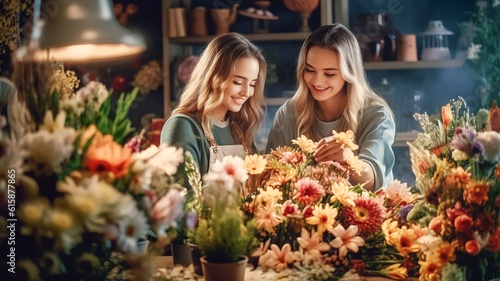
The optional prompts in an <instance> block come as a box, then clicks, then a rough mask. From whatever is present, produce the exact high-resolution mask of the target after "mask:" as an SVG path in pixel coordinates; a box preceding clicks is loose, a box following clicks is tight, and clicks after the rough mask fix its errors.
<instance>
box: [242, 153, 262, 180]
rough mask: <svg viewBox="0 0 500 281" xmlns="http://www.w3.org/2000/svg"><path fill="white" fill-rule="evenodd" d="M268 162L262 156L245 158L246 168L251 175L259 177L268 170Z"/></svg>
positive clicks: (255, 155) (256, 155) (254, 155)
mask: <svg viewBox="0 0 500 281" xmlns="http://www.w3.org/2000/svg"><path fill="white" fill-rule="evenodd" d="M266 164H267V160H266V159H265V158H264V156H262V155H258V154H252V155H247V156H246V157H245V168H246V169H247V172H248V173H249V174H251V175H258V174H260V173H262V172H263V171H264V169H265V168H266Z"/></svg>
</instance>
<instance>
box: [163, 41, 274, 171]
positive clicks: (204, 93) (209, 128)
mask: <svg viewBox="0 0 500 281" xmlns="http://www.w3.org/2000/svg"><path fill="white" fill-rule="evenodd" d="M266 71H267V64H266V61H265V59H264V57H263V55H262V53H261V50H260V49H259V48H258V47H257V46H256V45H254V44H253V43H252V42H250V41H249V40H248V39H247V38H245V37H244V36H242V35H240V34H238V33H227V34H223V35H220V36H218V37H216V38H214V39H213V40H212V41H211V42H210V43H209V44H208V45H207V47H206V49H205V50H204V51H203V53H202V55H201V56H200V59H199V61H198V63H197V65H196V67H195V68H194V70H193V73H192V74H191V77H190V79H189V80H188V82H187V84H186V86H185V88H184V90H183V92H182V94H181V96H180V100H179V104H178V106H177V108H176V109H175V110H174V111H173V112H172V116H171V117H170V118H169V119H168V120H167V121H166V122H165V125H164V126H163V129H162V132H161V143H167V144H168V145H173V146H177V147H182V148H184V150H185V151H189V152H190V153H191V154H192V155H193V157H194V160H195V161H196V163H198V165H199V168H200V172H201V174H202V175H203V174H205V173H207V172H208V171H209V169H210V165H211V164H212V163H214V162H215V161H216V160H217V159H219V160H221V159H222V158H223V157H224V156H225V155H232V156H240V157H242V158H244V157H245V155H246V154H247V153H255V152H256V151H255V145H254V137H255V134H256V133H257V130H258V126H259V125H260V120H261V118H262V113H263V110H262V100H263V96H264V83H265V77H266Z"/></svg>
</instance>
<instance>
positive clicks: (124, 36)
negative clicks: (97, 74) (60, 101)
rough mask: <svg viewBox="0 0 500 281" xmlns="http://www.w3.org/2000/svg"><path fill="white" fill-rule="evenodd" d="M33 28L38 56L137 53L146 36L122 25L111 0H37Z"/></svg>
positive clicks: (75, 58)
mask: <svg viewBox="0 0 500 281" xmlns="http://www.w3.org/2000/svg"><path fill="white" fill-rule="evenodd" d="M33 23H34V24H33V30H32V33H31V40H30V43H29V45H28V46H24V47H22V48H20V49H19V51H18V56H22V55H23V54H25V53H26V52H27V50H30V52H33V53H34V54H33V55H32V56H33V58H34V59H36V60H42V59H49V60H56V61H61V62H95V61H101V60H110V59H116V58H122V57H129V56H132V55H135V54H138V53H140V52H142V51H144V50H145V49H146V44H145V43H144V40H143V39H142V38H141V37H140V36H139V35H137V34H134V33H133V32H131V31H130V30H128V29H126V28H124V27H123V26H121V25H120V24H119V23H118V21H117V20H116V17H115V15H114V13H113V9H112V6H111V1H110V0H65V1H50V0H49V1H45V0H44V1H42V0H35V10H34V16H33Z"/></svg>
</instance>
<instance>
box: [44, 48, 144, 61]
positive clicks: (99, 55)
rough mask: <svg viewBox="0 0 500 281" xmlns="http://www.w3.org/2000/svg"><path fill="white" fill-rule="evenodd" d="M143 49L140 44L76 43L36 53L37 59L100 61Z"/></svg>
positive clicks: (130, 54)
mask: <svg viewBox="0 0 500 281" xmlns="http://www.w3.org/2000/svg"><path fill="white" fill-rule="evenodd" d="M141 51H142V48H141V47H139V46H128V45H125V44H119V45H112V44H108V45H92V44H87V45H76V46H69V47H62V48H53V49H49V50H40V51H37V52H36V53H35V58H36V59H47V58H48V59H50V60H52V59H53V60H57V61H64V62H78V61H87V62H89V61H99V60H105V59H106V58H109V57H127V56H132V55H134V54H137V53H139V52H141Z"/></svg>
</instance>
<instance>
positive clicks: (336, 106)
mask: <svg viewBox="0 0 500 281" xmlns="http://www.w3.org/2000/svg"><path fill="white" fill-rule="evenodd" d="M345 103H346V98H345V94H343V93H342V94H339V95H337V96H335V97H333V98H331V99H329V100H326V101H322V102H318V103H317V107H316V108H317V111H316V118H318V119H319V120H321V121H323V122H332V121H335V120H338V119H340V118H341V117H342V114H343V112H344V108H345Z"/></svg>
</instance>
